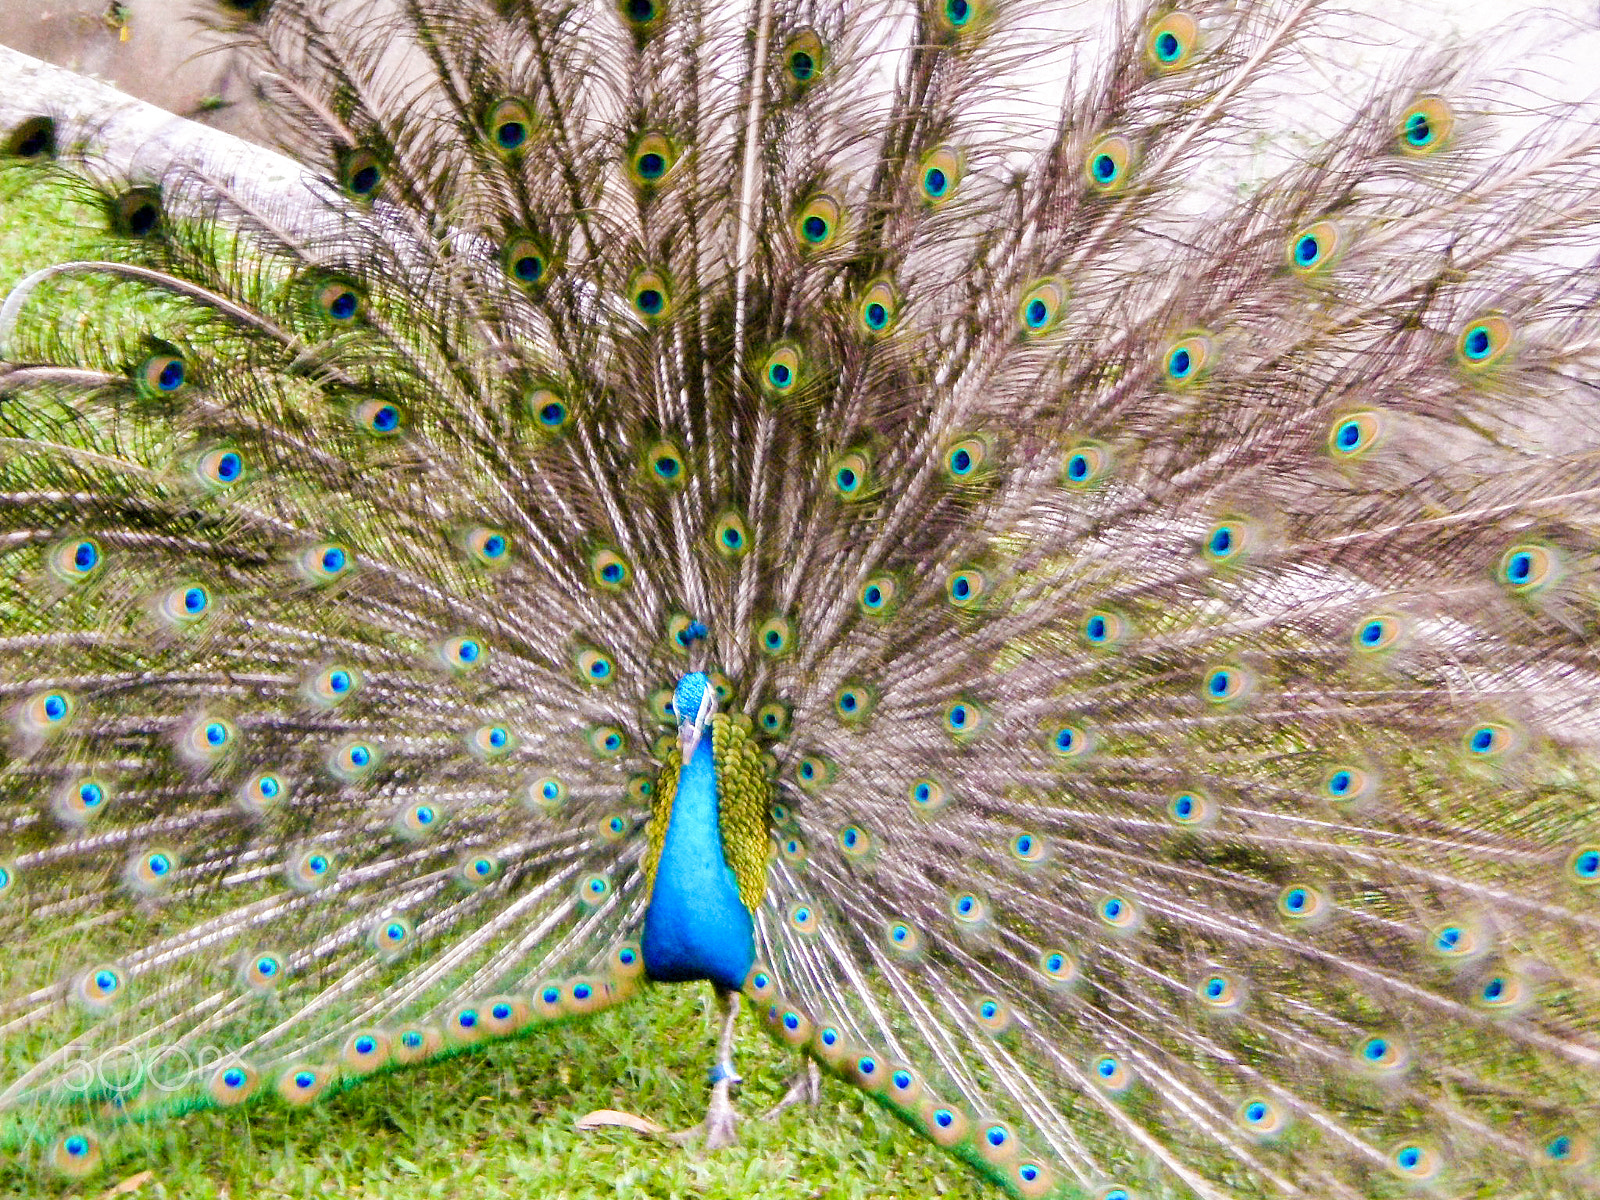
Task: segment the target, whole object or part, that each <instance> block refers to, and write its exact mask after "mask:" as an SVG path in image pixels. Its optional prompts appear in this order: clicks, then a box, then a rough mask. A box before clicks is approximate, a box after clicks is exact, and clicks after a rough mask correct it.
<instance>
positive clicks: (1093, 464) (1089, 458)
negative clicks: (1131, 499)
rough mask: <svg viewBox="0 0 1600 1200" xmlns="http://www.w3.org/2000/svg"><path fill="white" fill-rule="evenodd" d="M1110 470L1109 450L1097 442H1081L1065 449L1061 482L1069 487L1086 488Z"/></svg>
mask: <svg viewBox="0 0 1600 1200" xmlns="http://www.w3.org/2000/svg"><path fill="white" fill-rule="evenodd" d="M1110 470H1111V452H1110V450H1108V449H1107V448H1106V447H1105V446H1102V445H1100V444H1099V443H1098V442H1081V443H1079V444H1078V445H1076V446H1074V447H1073V448H1072V449H1071V450H1069V451H1067V458H1066V462H1065V463H1064V464H1063V465H1062V470H1061V482H1062V483H1063V484H1065V485H1066V486H1067V487H1069V488H1074V489H1079V490H1082V489H1088V488H1091V487H1094V486H1095V485H1096V484H1097V483H1099V482H1100V481H1101V480H1103V479H1104V478H1105V477H1106V475H1107V474H1108V473H1109V472H1110Z"/></svg>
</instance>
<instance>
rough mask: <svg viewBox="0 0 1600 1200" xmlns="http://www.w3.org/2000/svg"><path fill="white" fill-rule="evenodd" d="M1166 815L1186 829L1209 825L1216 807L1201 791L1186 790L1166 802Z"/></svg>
mask: <svg viewBox="0 0 1600 1200" xmlns="http://www.w3.org/2000/svg"><path fill="white" fill-rule="evenodd" d="M1167 815H1168V816H1170V817H1171V818H1172V819H1173V821H1175V822H1176V823H1177V824H1179V825H1181V826H1183V827H1184V828H1186V829H1196V828H1201V827H1204V826H1206V825H1209V824H1210V823H1211V822H1212V820H1213V819H1214V818H1215V817H1216V806H1215V805H1213V804H1212V803H1211V797H1209V796H1208V795H1206V794H1205V793H1204V792H1202V791H1197V790H1195V789H1192V788H1191V789H1187V790H1185V791H1181V792H1179V793H1177V794H1176V795H1175V796H1173V797H1172V799H1170V800H1168V801H1167Z"/></svg>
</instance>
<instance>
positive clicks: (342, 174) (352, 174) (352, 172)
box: [339, 149, 384, 200]
mask: <svg viewBox="0 0 1600 1200" xmlns="http://www.w3.org/2000/svg"><path fill="white" fill-rule="evenodd" d="M383 175H384V172H383V164H382V163H380V162H379V161H378V156H377V155H376V154H374V153H373V152H372V151H371V150H366V149H356V150H351V151H349V152H347V153H344V154H341V155H340V156H339V186H340V187H341V188H343V189H344V193H345V195H347V196H349V197H350V198H351V199H353V200H370V199H372V197H373V196H375V195H376V194H377V192H378V189H379V188H380V187H382V186H383Z"/></svg>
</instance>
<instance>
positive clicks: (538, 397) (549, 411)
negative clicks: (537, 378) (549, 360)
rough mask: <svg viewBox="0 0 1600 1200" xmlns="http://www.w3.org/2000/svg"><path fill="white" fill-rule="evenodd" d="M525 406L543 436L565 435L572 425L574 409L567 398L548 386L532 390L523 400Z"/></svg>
mask: <svg viewBox="0 0 1600 1200" xmlns="http://www.w3.org/2000/svg"><path fill="white" fill-rule="evenodd" d="M523 406H524V408H525V409H526V410H527V413H528V415H529V416H530V417H531V418H533V422H534V427H535V429H536V430H537V432H538V433H539V434H540V435H541V436H549V437H554V436H556V435H559V434H562V433H565V432H566V429H567V426H569V425H570V424H571V423H572V407H571V405H569V404H568V403H567V400H566V397H564V396H563V395H562V394H561V393H560V392H558V391H556V390H555V389H554V388H552V387H549V386H547V385H540V386H538V387H533V388H530V389H529V390H528V393H527V395H526V396H525V397H524V398H523Z"/></svg>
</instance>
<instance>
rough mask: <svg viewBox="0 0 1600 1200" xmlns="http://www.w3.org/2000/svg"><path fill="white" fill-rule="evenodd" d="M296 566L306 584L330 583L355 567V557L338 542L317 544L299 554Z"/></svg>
mask: <svg viewBox="0 0 1600 1200" xmlns="http://www.w3.org/2000/svg"><path fill="white" fill-rule="evenodd" d="M297 565H298V566H299V568H300V574H301V575H302V576H303V577H304V578H305V580H306V582H308V583H312V584H323V583H332V582H333V581H334V580H336V579H340V578H343V577H344V576H345V575H347V574H349V572H350V571H351V570H352V569H353V568H354V566H355V556H354V555H353V554H351V553H350V551H349V549H348V548H346V547H345V546H344V545H343V544H342V543H340V542H318V543H317V544H316V545H314V546H308V547H307V548H306V549H305V550H304V551H302V552H301V554H300V556H299V558H298V559H297Z"/></svg>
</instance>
